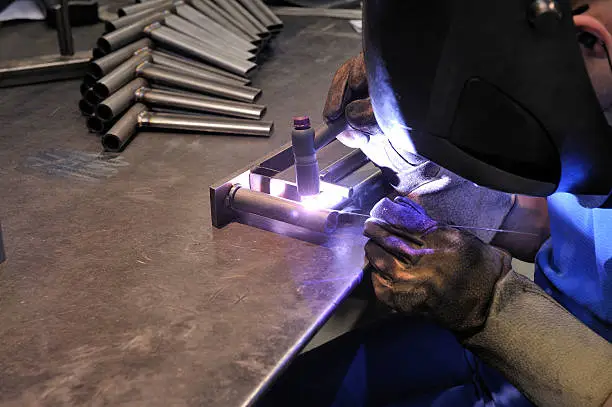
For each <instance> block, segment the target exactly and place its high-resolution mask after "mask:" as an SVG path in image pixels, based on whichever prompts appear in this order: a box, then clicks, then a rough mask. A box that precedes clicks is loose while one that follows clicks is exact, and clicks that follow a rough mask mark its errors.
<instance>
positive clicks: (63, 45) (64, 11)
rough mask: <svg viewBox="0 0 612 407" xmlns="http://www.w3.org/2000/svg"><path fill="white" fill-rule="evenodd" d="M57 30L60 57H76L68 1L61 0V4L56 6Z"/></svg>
mask: <svg viewBox="0 0 612 407" xmlns="http://www.w3.org/2000/svg"><path fill="white" fill-rule="evenodd" d="M54 9H55V29H56V30H57V41H58V44H59V49H60V55H63V56H70V55H74V40H73V38H72V27H71V26H70V17H69V15H68V0H61V1H60V4H57V5H55V6H54Z"/></svg>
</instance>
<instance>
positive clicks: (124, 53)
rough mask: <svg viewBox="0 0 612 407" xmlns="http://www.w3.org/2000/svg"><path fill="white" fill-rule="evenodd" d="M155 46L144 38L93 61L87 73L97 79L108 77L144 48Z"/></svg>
mask: <svg viewBox="0 0 612 407" xmlns="http://www.w3.org/2000/svg"><path fill="white" fill-rule="evenodd" d="M152 46H153V41H151V40H150V39H148V38H143V39H141V40H138V41H136V42H133V43H131V44H128V45H126V46H125V47H123V48H121V49H118V50H117V51H115V52H111V53H110V54H108V55H105V56H103V57H102V58H100V59H97V60H95V61H91V64H89V67H88V68H87V72H88V73H89V74H90V75H91V76H93V77H94V78H96V79H100V78H101V77H103V76H104V75H107V74H108V73H110V71H112V70H113V69H115V68H116V67H118V66H119V65H121V63H123V62H125V61H127V60H128V59H129V58H130V57H132V56H133V55H134V53H135V52H136V51H138V50H140V49H143V48H150V47H152Z"/></svg>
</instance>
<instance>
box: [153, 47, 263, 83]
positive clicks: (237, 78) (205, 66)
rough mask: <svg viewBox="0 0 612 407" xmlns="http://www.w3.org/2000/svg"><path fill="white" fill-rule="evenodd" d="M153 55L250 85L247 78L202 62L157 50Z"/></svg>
mask: <svg viewBox="0 0 612 407" xmlns="http://www.w3.org/2000/svg"><path fill="white" fill-rule="evenodd" d="M154 54H155V55H163V57H164V58H166V59H167V60H171V61H174V62H176V63H177V64H179V65H182V66H186V67H187V66H191V67H194V68H197V69H198V70H202V71H207V72H210V73H213V74H216V75H219V76H223V77H225V78H228V79H233V80H235V81H236V82H240V83H242V84H243V85H248V84H249V83H251V80H250V79H249V78H245V77H243V76H240V75H236V74H233V73H230V72H227V71H225V70H223V69H220V68H217V67H214V66H212V65H208V64H206V63H204V62H199V61H195V60H193V59H189V58H185V57H182V56H179V55H175V54H172V53H170V52H166V51H159V50H157V51H155V52H154ZM161 65H163V64H161Z"/></svg>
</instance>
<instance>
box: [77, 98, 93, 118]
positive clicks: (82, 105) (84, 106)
mask: <svg viewBox="0 0 612 407" xmlns="http://www.w3.org/2000/svg"><path fill="white" fill-rule="evenodd" d="M79 111H80V112H81V114H82V115H83V116H92V115H93V114H94V113H95V112H96V107H95V106H94V105H92V104H91V103H89V102H88V101H87V100H85V99H81V100H79Z"/></svg>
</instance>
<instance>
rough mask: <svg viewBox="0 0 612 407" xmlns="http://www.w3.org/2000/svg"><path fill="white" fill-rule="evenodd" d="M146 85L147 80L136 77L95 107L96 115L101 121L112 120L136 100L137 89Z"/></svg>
mask: <svg viewBox="0 0 612 407" xmlns="http://www.w3.org/2000/svg"><path fill="white" fill-rule="evenodd" d="M144 86H147V81H145V80H144V79H142V78H136V79H134V80H133V81H131V82H130V83H128V84H127V85H125V86H124V87H122V88H121V89H119V90H118V91H116V92H115V93H113V94H112V95H110V96H109V97H107V98H106V99H105V100H103V101H102V102H100V103H99V104H98V106H97V107H96V116H98V117H99V118H100V119H101V120H103V121H109V120H112V119H113V118H114V117H116V116H118V115H120V114H121V113H123V112H124V111H125V110H127V109H128V108H129V107H130V106H131V105H132V104H133V103H134V101H135V100H136V93H137V91H138V89H140V88H142V87H144Z"/></svg>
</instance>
